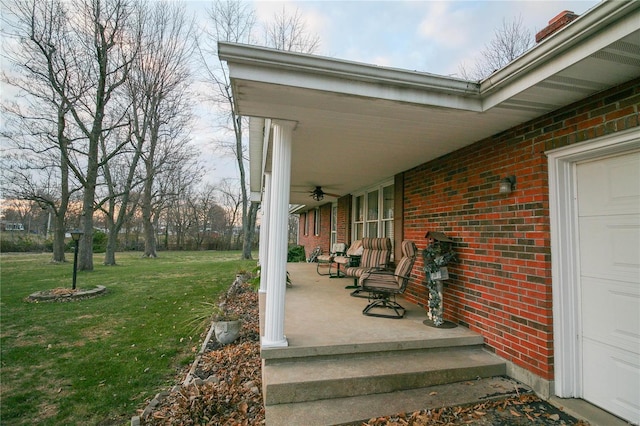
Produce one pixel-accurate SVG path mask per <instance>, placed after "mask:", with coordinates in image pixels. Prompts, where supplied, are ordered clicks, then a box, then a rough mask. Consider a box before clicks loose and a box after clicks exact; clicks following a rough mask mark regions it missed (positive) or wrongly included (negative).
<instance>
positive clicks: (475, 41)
mask: <svg viewBox="0 0 640 426" xmlns="http://www.w3.org/2000/svg"><path fill="white" fill-rule="evenodd" d="M180 1H182V2H184V3H186V4H187V8H188V10H191V11H192V12H193V13H194V14H195V16H196V18H197V19H205V18H206V16H207V14H206V11H207V8H208V7H209V6H210V4H211V1H208V0H180ZM597 3H598V2H597V1H594V0H583V1H564V0H555V1H536V0H510V1H485V0H476V1H471V0H466V1H463V0H442V1H435V0H434V1H431V0H422V1H415V0H414V1H400V0H386V1H369V0H357V1H322V0H288V1H266V0H254V1H251V2H250V4H251V5H252V6H253V8H254V10H255V12H256V18H257V21H258V22H262V23H265V22H270V21H273V18H274V15H276V14H281V13H282V10H283V8H284V9H285V11H286V13H287V14H288V15H291V14H294V13H295V12H296V10H297V11H298V13H299V14H300V16H301V17H302V19H303V20H304V22H305V26H306V28H307V29H308V31H309V32H310V33H311V34H317V35H318V37H319V40H320V46H319V49H318V50H317V51H316V52H315V54H317V55H322V56H326V57H330V58H335V59H342V60H348V61H355V62H362V63H367V64H374V65H380V66H386V67H393V68H401V69H407V70H415V71H421V72H427V73H432V74H439V75H444V76H453V77H459V76H460V75H459V70H460V65H461V64H463V63H466V64H468V65H471V64H472V63H473V62H474V60H475V58H476V57H477V55H478V52H479V51H480V50H482V48H483V47H484V46H485V45H486V44H488V43H489V41H490V40H491V38H492V37H493V35H494V32H495V30H496V29H497V28H499V27H500V26H501V25H502V22H503V20H507V21H511V20H513V19H517V18H518V17H522V21H523V23H524V25H525V26H526V27H527V28H528V29H529V31H530V32H531V33H532V37H533V36H534V35H535V33H536V32H538V31H539V30H541V29H542V28H544V27H545V26H547V24H548V21H549V20H550V19H552V18H553V17H554V16H556V15H557V14H558V13H560V12H562V11H563V10H571V11H573V12H575V13H577V14H579V15H581V14H583V13H584V12H585V11H587V10H588V9H590V8H591V7H593V6H594V5H596V4H597ZM261 34H262V33H261V32H259V33H258V34H257V35H258V36H259V35H261ZM7 89H9V88H7V87H2V88H0V91H2V92H3V93H0V95H9V94H10V93H11V90H10V89H9V90H7ZM199 89H200V90H204V89H203V88H199ZM208 108H210V107H208V106H207V105H199V107H198V109H197V114H198V116H199V119H198V120H197V121H196V122H194V126H193V129H192V133H191V135H192V138H193V140H194V143H195V144H196V145H197V146H198V147H200V148H201V150H202V155H201V156H200V158H201V160H202V161H203V169H204V170H205V171H206V174H205V176H204V178H203V179H202V181H203V182H206V183H212V184H215V183H217V182H219V181H220V180H222V179H224V178H231V179H236V180H237V179H238V175H239V174H238V171H237V165H236V163H235V159H234V158H233V157H231V156H229V155H224V152H223V151H222V150H221V149H220V148H219V147H218V146H216V145H215V144H214V143H212V141H213V139H214V138H216V137H219V136H216V130H215V129H214V128H213V126H212V120H211V119H210V115H211V111H210V110H208ZM208 116H209V117H208Z"/></svg>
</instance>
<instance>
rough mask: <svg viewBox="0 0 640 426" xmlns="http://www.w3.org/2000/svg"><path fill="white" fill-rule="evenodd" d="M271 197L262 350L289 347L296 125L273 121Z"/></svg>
mask: <svg viewBox="0 0 640 426" xmlns="http://www.w3.org/2000/svg"><path fill="white" fill-rule="evenodd" d="M272 126H273V157H272V175H271V196H270V197H269V198H270V199H271V200H270V203H269V204H270V205H269V225H268V226H269V243H268V252H269V254H268V256H267V294H266V296H267V297H266V307H265V329H264V336H262V347H263V348H269V347H284V346H288V345H289V344H288V342H287V338H286V337H285V335H284V302H285V292H286V289H287V233H288V229H289V227H288V220H289V187H290V185H291V146H292V136H293V129H294V127H295V123H294V122H291V121H281V120H277V121H273V122H272Z"/></svg>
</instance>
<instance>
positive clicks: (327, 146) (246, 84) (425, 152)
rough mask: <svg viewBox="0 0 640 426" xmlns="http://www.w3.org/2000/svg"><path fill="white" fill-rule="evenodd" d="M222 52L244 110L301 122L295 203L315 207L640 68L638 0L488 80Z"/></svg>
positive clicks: (594, 12)
mask: <svg viewBox="0 0 640 426" xmlns="http://www.w3.org/2000/svg"><path fill="white" fill-rule="evenodd" d="M219 54H220V57H221V59H223V60H225V61H227V63H228V65H229V68H230V75H231V80H232V84H233V93H234V96H235V97H236V105H238V111H237V112H238V113H240V114H241V115H244V116H254V117H263V118H271V119H284V120H293V121H296V122H297V123H298V124H297V127H296V129H295V131H294V134H293V147H292V167H291V186H292V191H291V203H292V204H306V205H312V204H313V202H312V200H311V199H310V198H309V196H308V193H309V191H310V190H311V189H313V187H315V186H317V185H318V186H322V187H323V189H324V190H325V191H326V192H333V193H337V194H348V193H352V192H354V191H356V190H358V189H360V188H362V187H364V186H367V185H371V184H372V183H374V182H377V181H380V180H382V179H386V178H389V177H392V176H393V175H394V174H397V173H400V172H402V171H405V170H408V169H411V168H413V167H415V166H418V165H420V164H423V163H425V162H427V161H430V160H433V159H435V158H438V157H440V156H442V155H445V154H447V153H450V152H453V151H455V150H457V149H460V148H462V147H464V146H467V145H469V144H471V143H473V142H476V141H478V140H481V139H483V138H485V137H489V136H491V135H494V134H497V133H499V132H501V131H504V130H506V129H509V128H511V127H513V126H515V125H518V124H520V123H523V122H526V121H528V120H531V119H533V118H536V117H539V116H541V115H544V114H546V113H549V112H551V111H554V110H556V109H558V108H560V107H563V106H565V105H569V104H570V103H572V102H574V101H577V100H580V99H583V98H585V97H587V96H589V95H591V94H594V93H596V92H598V91H601V90H604V89H607V88H609V87H613V86H615V85H617V84H620V83H623V82H626V81H630V80H632V79H634V78H637V77H640V2H628V3H624V2H603V3H601V4H599V5H597V6H596V7H594V8H593V9H591V10H590V11H589V12H588V13H586V14H584V15H582V16H581V17H580V18H578V19H576V20H575V21H574V22H572V23H571V24H569V25H568V26H567V27H565V28H564V29H562V30H561V31H560V32H559V33H557V34H555V35H554V36H552V37H550V38H549V39H547V40H545V41H544V42H542V43H540V44H539V45H538V46H536V47H535V48H533V49H532V50H531V51H529V52H528V53H527V54H525V55H523V57H521V58H519V59H517V60H516V61H514V62H513V63H511V64H509V65H507V66H506V67H505V68H503V69H501V70H499V71H498V72H496V73H494V74H493V75H492V76H490V77H489V78H488V79H486V80H485V81H483V82H482V83H481V84H476V83H473V82H467V81H463V80H459V79H453V78H449V77H441V76H436V75H433V74H427V73H419V72H414V71H404V70H398V69H393V68H384V67H377V66H373V65H367V64H360V63H354V62H349V61H342V60H335V59H329V58H324V57H317V56H311V55H304V54H298V53H290V52H283V51H276V50H272V49H266V48H262V47H256V46H247V45H237V44H228V43H221V44H220V45H219ZM254 143H259V144H262V143H263V140H262V138H261V137H260V138H258V137H257V136H256V139H254V137H253V136H252V137H251V144H254ZM268 153H269V152H268V151H267V152H263V154H262V155H263V157H264V156H265V155H268ZM263 159H264V158H260V159H259V160H258V159H254V158H253V157H252V158H251V163H252V170H251V171H252V173H254V167H253V164H254V162H256V163H258V164H261V165H262V164H263ZM267 164H268V162H267ZM267 167H268V166H267ZM260 168H261V169H262V172H264V167H260ZM252 184H253V182H252ZM252 190H253V187H252ZM330 201H333V199H327V198H326V199H325V200H324V201H323V202H330Z"/></svg>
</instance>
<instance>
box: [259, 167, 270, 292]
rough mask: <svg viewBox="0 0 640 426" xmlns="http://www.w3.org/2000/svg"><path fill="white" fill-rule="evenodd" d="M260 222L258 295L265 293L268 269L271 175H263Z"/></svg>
mask: <svg viewBox="0 0 640 426" xmlns="http://www.w3.org/2000/svg"><path fill="white" fill-rule="evenodd" d="M261 208H262V220H261V221H260V223H261V225H260V249H259V255H258V259H259V260H260V290H259V291H260V293H266V292H267V271H268V269H269V264H268V259H269V218H270V214H269V211H270V209H271V173H265V174H264V194H263V197H262V207H261Z"/></svg>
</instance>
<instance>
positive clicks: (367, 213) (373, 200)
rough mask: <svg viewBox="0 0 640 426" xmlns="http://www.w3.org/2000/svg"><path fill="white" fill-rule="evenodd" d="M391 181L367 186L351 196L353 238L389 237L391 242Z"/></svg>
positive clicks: (392, 203) (392, 193) (392, 201)
mask: <svg viewBox="0 0 640 426" xmlns="http://www.w3.org/2000/svg"><path fill="white" fill-rule="evenodd" d="M393 197H394V190H393V181H386V182H384V183H382V184H379V185H376V186H374V187H371V188H368V189H367V190H366V191H364V192H362V193H356V194H354V197H353V226H352V233H353V239H354V240H359V239H361V238H364V237H369V238H378V237H389V238H391V241H392V242H393V205H394V200H393Z"/></svg>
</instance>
